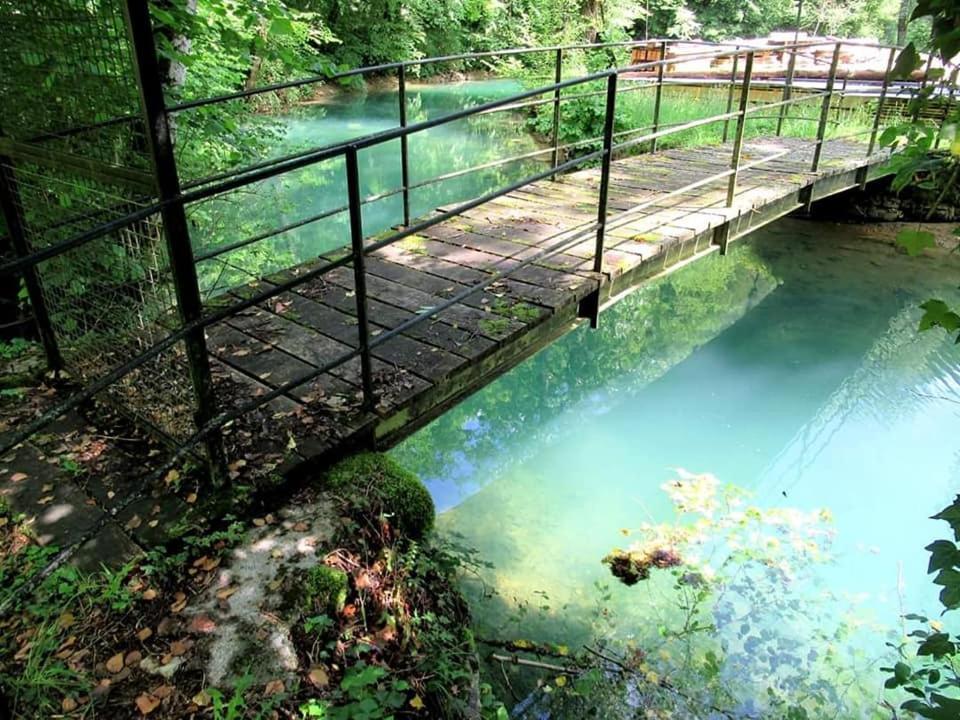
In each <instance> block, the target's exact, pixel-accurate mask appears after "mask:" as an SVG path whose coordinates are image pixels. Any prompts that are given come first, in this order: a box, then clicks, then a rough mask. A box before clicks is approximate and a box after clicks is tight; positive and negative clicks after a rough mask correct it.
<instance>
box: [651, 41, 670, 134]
mask: <svg viewBox="0 0 960 720" xmlns="http://www.w3.org/2000/svg"><path fill="white" fill-rule="evenodd" d="M666 63H667V43H666V41H663V42H661V43H660V67H658V68H657V94H656V96H655V97H654V100H653V132H654V133H656V132H657V131H659V130H660V102H661V100H662V99H663V69H664V68H665V67H666ZM656 151H657V138H654V139H653V140H652V141H651V142H650V152H652V153H655V152H656Z"/></svg>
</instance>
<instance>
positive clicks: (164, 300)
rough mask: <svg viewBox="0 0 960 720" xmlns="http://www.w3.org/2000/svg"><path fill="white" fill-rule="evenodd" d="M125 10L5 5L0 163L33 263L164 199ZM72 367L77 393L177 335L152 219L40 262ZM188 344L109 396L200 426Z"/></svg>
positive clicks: (25, 2)
mask: <svg viewBox="0 0 960 720" xmlns="http://www.w3.org/2000/svg"><path fill="white" fill-rule="evenodd" d="M124 4H125V3H124V2H123V0H17V2H10V1H7V2H0V27H2V30H0V96H2V97H4V98H9V99H10V100H11V101H10V102H4V103H2V104H0V167H2V170H3V171H4V172H3V178H4V180H5V184H6V187H5V188H4V192H5V194H6V195H7V197H8V200H9V207H10V208H11V209H12V211H13V212H14V213H15V215H16V216H17V225H18V232H19V234H20V238H19V240H20V241H21V243H22V247H21V251H22V252H21V254H23V251H25V252H27V253H30V252H35V251H38V250H43V249H45V248H49V247H52V246H55V245H57V244H59V243H61V242H63V241H65V240H68V239H70V238H72V237H75V236H77V235H79V234H82V233H84V232H87V231H91V230H93V229H96V228H99V227H102V226H104V225H106V224H108V223H117V222H118V221H122V220H123V219H125V218H128V217H129V216H130V215H131V213H134V212H136V211H138V210H140V209H142V208H144V207H147V206H149V205H150V204H151V203H153V202H155V200H156V190H155V181H154V178H153V170H152V163H151V159H150V149H149V146H148V140H147V137H146V133H145V127H144V121H143V113H142V109H141V99H140V88H139V86H138V82H137V75H136V72H135V68H134V64H133V63H134V59H133V57H134V56H133V54H132V47H131V40H130V37H129V33H128V29H127V23H126V20H125V15H124ZM35 272H36V276H37V281H38V284H39V292H38V293H37V294H36V296H34V297H31V301H32V303H33V304H34V305H42V306H43V308H44V310H45V314H46V315H47V317H48V318H49V325H50V329H51V331H52V334H53V336H54V337H55V338H56V344H57V350H58V352H59V355H60V357H61V358H62V360H63V363H64V369H65V370H66V371H67V372H68V373H70V375H71V376H72V377H73V378H74V379H76V380H77V381H79V382H80V383H81V384H87V383H90V382H92V381H95V380H96V379H98V378H100V377H102V376H104V375H105V374H107V373H108V372H110V371H111V370H113V369H114V368H116V367H119V366H120V365H122V364H124V363H125V362H127V361H129V360H130V359H131V358H134V357H137V356H138V355H140V354H141V353H142V352H143V351H144V350H146V349H147V348H149V347H150V346H152V345H153V344H154V343H156V342H157V341H158V340H160V339H162V338H163V337H165V336H166V335H168V334H169V333H170V332H171V331H172V330H173V329H175V328H176V327H177V324H178V322H179V319H178V317H177V303H176V297H175V293H174V289H173V283H172V279H171V273H170V265H169V260H168V257H167V251H166V245H165V239H164V236H163V228H162V223H161V219H160V215H159V214H158V213H154V214H151V215H149V216H148V217H145V218H141V219H136V220H133V221H129V222H126V223H124V224H121V225H119V227H117V228H116V229H115V230H113V231H112V232H109V233H107V234H104V235H102V236H101V237H99V238H97V239H96V240H94V241H92V242H89V243H86V244H83V245H81V246H79V247H76V248H73V249H71V250H69V251H67V252H65V253H62V254H59V255H57V256H55V257H52V258H49V259H47V260H45V261H44V262H42V263H40V264H38V265H37V266H36V270H35ZM191 392H192V391H191V385H190V376H189V372H188V369H187V365H186V361H185V357H184V349H183V347H182V343H180V344H177V345H175V346H174V347H172V348H171V349H169V350H168V351H166V352H164V353H162V354H160V355H159V356H158V357H156V358H154V359H153V360H152V361H151V362H149V363H148V364H147V365H145V366H143V367H141V368H139V369H137V370H136V371H134V372H132V373H130V374H128V375H127V376H126V377H124V378H123V379H122V380H121V381H120V382H118V383H116V384H114V385H113V386H112V387H111V388H110V389H109V390H108V391H107V393H106V395H107V396H109V397H110V398H112V399H113V400H115V401H116V402H117V405H118V406H120V407H122V408H124V409H126V410H128V411H129V412H130V413H131V414H133V415H134V417H135V418H136V419H138V420H140V421H142V422H144V423H146V424H148V425H150V426H152V427H153V428H155V429H156V430H158V431H160V432H161V433H162V434H163V435H165V436H168V437H170V438H173V439H175V440H179V439H183V438H184V437H187V436H188V435H189V434H190V433H191V432H192V431H193V430H194V425H193V420H192V418H193V416H194V412H193V400H192V398H191Z"/></svg>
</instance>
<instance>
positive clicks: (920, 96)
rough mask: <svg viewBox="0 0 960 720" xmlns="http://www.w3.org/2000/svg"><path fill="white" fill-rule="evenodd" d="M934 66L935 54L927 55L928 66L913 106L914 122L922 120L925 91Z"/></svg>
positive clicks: (924, 71)
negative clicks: (921, 111)
mask: <svg viewBox="0 0 960 720" xmlns="http://www.w3.org/2000/svg"><path fill="white" fill-rule="evenodd" d="M932 66H933V53H932V52H931V53H930V54H929V55H927V66H926V67H925V68H924V70H923V80H921V81H920V89H919V90H918V91H917V97H916V100H915V102H914V106H913V114H912V116H911V117H912V120H913V122H917V121H918V120H919V119H920V109H921V107H922V105H923V104H924V103H925V102H926V101H925V100H924V99H923V91H924V90H926V89H927V82H929V80H930V68H931V67H932Z"/></svg>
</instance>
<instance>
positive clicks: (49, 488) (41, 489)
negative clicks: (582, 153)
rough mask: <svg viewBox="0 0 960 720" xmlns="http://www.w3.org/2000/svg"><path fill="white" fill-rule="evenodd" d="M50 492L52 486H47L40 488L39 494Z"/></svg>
mask: <svg viewBox="0 0 960 720" xmlns="http://www.w3.org/2000/svg"><path fill="white" fill-rule="evenodd" d="M52 490H53V485H49V484H47V485H44V486H43V487H41V488H40V492H42V493H48V492H51V491H52Z"/></svg>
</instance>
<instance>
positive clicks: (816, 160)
mask: <svg viewBox="0 0 960 720" xmlns="http://www.w3.org/2000/svg"><path fill="white" fill-rule="evenodd" d="M842 44H843V43H837V44H836V46H835V47H834V48H833V60H832V61H831V62H830V75H829V76H828V77H827V89H826V92H825V94H824V96H823V103H822V105H821V106H820V122H819V123H818V124H817V144H816V146H815V147H814V149H813V162H812V163H811V164H810V172H817V170H819V169H820V159H821V158H822V157H823V139H824V136H825V135H826V133H827V121H828V120H829V118H830V106H831V105H832V103H833V87H834V85H835V84H836V81H837V67H838V66H839V64H840V47H841V45H842Z"/></svg>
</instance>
